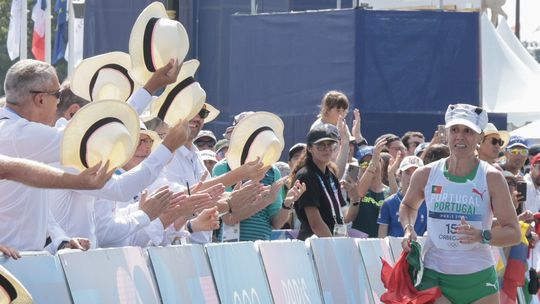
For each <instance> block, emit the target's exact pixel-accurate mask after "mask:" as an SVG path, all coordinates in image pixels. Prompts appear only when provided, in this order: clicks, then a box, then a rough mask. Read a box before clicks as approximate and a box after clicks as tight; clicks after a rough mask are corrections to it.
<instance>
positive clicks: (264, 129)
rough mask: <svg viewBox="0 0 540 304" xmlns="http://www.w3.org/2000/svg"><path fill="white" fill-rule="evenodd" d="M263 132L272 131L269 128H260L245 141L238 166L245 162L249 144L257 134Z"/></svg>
mask: <svg viewBox="0 0 540 304" xmlns="http://www.w3.org/2000/svg"><path fill="white" fill-rule="evenodd" d="M263 131H273V130H272V128H270V127H260V128H258V129H257V130H255V131H254V132H253V133H251V135H250V136H249V137H248V139H247V140H246V143H245V144H244V148H243V149H242V156H241V157H240V165H243V164H244V163H245V162H246V158H247V156H248V153H249V149H250V148H251V144H252V143H253V141H254V140H255V137H257V135H259V133H261V132H263Z"/></svg>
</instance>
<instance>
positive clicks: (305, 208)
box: [291, 125, 347, 240]
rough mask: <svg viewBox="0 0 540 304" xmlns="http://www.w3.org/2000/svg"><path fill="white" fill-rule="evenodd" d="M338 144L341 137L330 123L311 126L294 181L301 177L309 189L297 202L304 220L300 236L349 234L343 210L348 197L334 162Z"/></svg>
mask: <svg viewBox="0 0 540 304" xmlns="http://www.w3.org/2000/svg"><path fill="white" fill-rule="evenodd" d="M337 148H338V139H337V138H336V136H335V135H334V133H332V132H331V131H330V129H329V128H328V127H327V126H326V125H322V126H318V127H315V128H313V129H311V130H310V131H309V133H308V135H307V147H306V152H305V154H304V155H303V156H302V158H301V159H300V161H299V162H298V163H297V165H296V167H295V168H294V169H293V172H292V173H291V185H293V184H294V183H295V182H296V181H297V180H298V181H300V182H302V183H304V184H305V185H306V191H305V192H304V194H302V196H300V197H299V198H298V200H297V201H296V202H295V204H294V209H295V211H296V214H297V215H298V219H299V220H300V231H299V233H298V239H300V240H305V239H306V238H308V237H310V236H312V235H313V234H316V235H317V236H318V237H331V236H332V235H335V236H346V232H347V230H346V228H345V225H344V223H343V213H342V212H341V206H344V205H345V201H344V199H343V196H342V195H341V189H340V186H339V180H338V178H337V177H336V175H335V174H334V173H335V165H334V164H333V162H332V154H333V152H334V151H336V149H337ZM343 229H345V230H343Z"/></svg>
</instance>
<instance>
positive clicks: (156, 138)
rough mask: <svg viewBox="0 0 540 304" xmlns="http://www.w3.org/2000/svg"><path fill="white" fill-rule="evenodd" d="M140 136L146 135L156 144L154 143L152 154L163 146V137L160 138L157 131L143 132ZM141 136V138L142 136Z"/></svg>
mask: <svg viewBox="0 0 540 304" xmlns="http://www.w3.org/2000/svg"><path fill="white" fill-rule="evenodd" d="M140 134H144V135H148V137H150V139H152V140H153V141H154V142H153V143H152V152H153V151H154V150H156V149H157V147H159V145H161V142H162V140H161V137H159V134H157V132H156V131H152V130H141V131H140ZM140 134H139V136H140Z"/></svg>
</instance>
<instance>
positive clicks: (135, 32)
mask: <svg viewBox="0 0 540 304" xmlns="http://www.w3.org/2000/svg"><path fill="white" fill-rule="evenodd" d="M188 50H189V38H188V34H187V32H186V29H185V28H184V26H183V25H182V24H181V23H180V22H178V21H176V20H171V19H169V17H168V16H167V12H166V10H165V6H163V4H162V3H161V2H153V3H152V4H150V5H149V6H147V7H146V8H145V9H144V10H143V11H142V12H141V14H140V15H139V17H137V20H136V21H135V24H134V25H133V28H132V29H131V35H130V36H129V54H130V55H131V63H132V69H131V71H130V73H131V76H132V77H133V79H135V80H136V81H138V82H139V83H141V84H145V83H146V81H147V80H148V79H149V78H150V77H151V76H152V74H153V73H154V72H155V71H156V70H157V69H159V68H161V67H163V66H164V65H166V64H167V63H168V62H169V60H171V59H178V62H182V61H184V58H185V57H186V55H187V52H188Z"/></svg>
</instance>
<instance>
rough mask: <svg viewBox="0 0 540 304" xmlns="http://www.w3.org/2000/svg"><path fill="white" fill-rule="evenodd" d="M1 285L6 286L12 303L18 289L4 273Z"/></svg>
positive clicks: (0, 278) (0, 280) (0, 281)
mask: <svg viewBox="0 0 540 304" xmlns="http://www.w3.org/2000/svg"><path fill="white" fill-rule="evenodd" d="M0 286H2V287H4V289H5V290H6V292H7V293H8V296H9V299H10V303H11V301H13V300H15V299H16V298H17V290H15V287H14V286H13V284H11V282H10V281H9V280H8V279H6V278H5V277H4V276H3V275H0Z"/></svg>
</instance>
